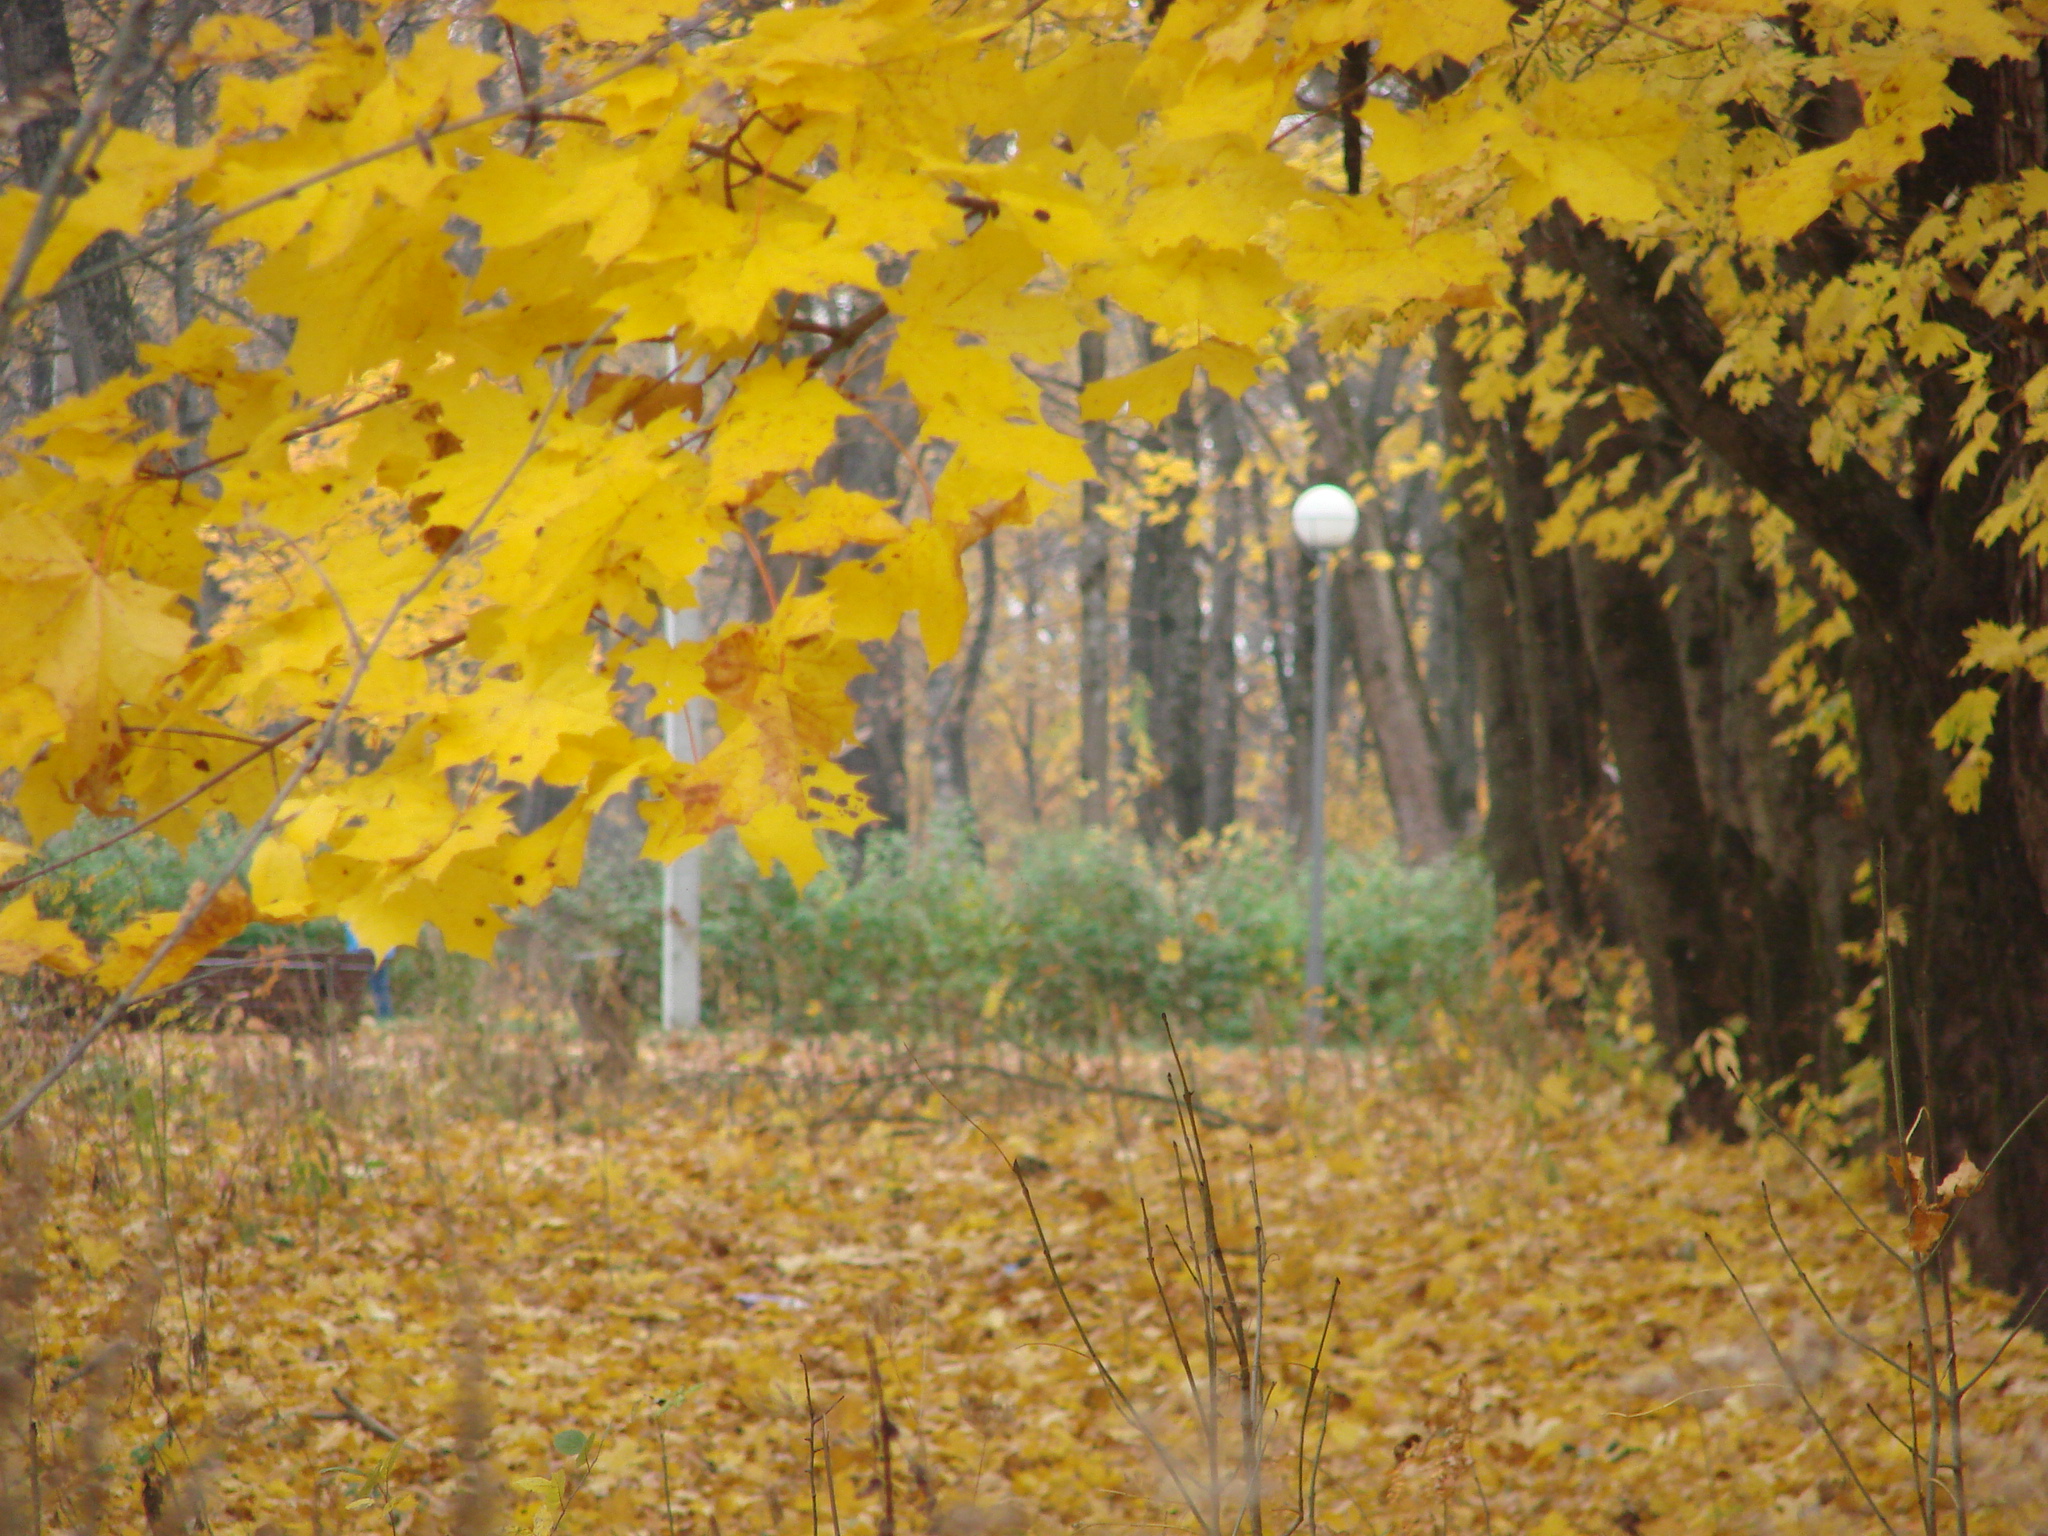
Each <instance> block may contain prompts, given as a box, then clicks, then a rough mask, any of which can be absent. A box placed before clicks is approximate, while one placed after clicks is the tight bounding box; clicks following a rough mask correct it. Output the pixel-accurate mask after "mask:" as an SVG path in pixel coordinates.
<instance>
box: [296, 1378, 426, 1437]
mask: <svg viewBox="0 0 2048 1536" xmlns="http://www.w3.org/2000/svg"><path fill="white" fill-rule="evenodd" d="M332 1391H333V1393H334V1400H335V1401H336V1402H337V1403H340V1404H341V1411H340V1412H339V1413H309V1414H307V1415H306V1417H307V1418H309V1419H333V1420H337V1421H339V1422H342V1423H346V1424H353V1425H355V1427H356V1428H358V1429H360V1430H361V1431H363V1433H364V1434H366V1435H372V1436H374V1437H375V1438H377V1439H379V1440H382V1441H383V1442H384V1443H385V1444H387V1445H396V1444H398V1442H399V1441H401V1440H403V1439H404V1438H405V1436H404V1435H403V1434H402V1433H400V1432H399V1431H398V1430H395V1429H393V1428H392V1427H391V1426H390V1425H389V1424H386V1423H385V1422H384V1421H383V1420H382V1419H380V1418H378V1417H377V1416H376V1415H375V1414H373V1413H371V1412H370V1411H369V1410H368V1409H367V1408H365V1407H363V1405H362V1404H360V1403H358V1402H357V1401H356V1400H355V1399H354V1398H352V1397H350V1396H349V1395H348V1394H347V1393H346V1392H344V1391H342V1390H341V1388H339V1387H335V1388H333V1389H332Z"/></svg>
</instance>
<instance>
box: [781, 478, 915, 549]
mask: <svg viewBox="0 0 2048 1536" xmlns="http://www.w3.org/2000/svg"><path fill="white" fill-rule="evenodd" d="M903 532H904V529H903V525H902V524H901V523H899V522H898V521H896V519H895V518H894V517H892V516H891V515H890V514H889V509H888V508H887V507H886V506H884V505H883V504H882V503H881V502H880V501H878V500H877V499H876V498H875V497H873V496H868V495H864V494H862V493H861V492H859V491H849V490H847V489H846V488H845V487H844V486H838V485H821V486H818V487H816V488H815V489H814V490H811V491H810V492H808V493H806V494H805V496H804V497H803V499H802V501H801V502H798V503H797V504H796V506H795V509H794V510H793V511H792V512H791V513H789V514H786V515H784V516H783V517H782V518H781V519H780V520H779V521H778V522H777V523H776V524H775V526H774V528H773V529H772V530H770V533H769V545H770V547H771V548H773V549H774V550H775V552H776V553H777V554H784V555H789V554H797V555H829V554H834V553H836V552H838V551H839V550H841V549H844V548H845V547H846V546H847V545H849V544H893V543H895V542H896V540H898V539H900V538H902V537H903Z"/></svg>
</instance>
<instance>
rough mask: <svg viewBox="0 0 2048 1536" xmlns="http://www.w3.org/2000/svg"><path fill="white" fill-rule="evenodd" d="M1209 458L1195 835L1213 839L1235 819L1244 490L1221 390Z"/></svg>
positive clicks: (1232, 421)
mask: <svg viewBox="0 0 2048 1536" xmlns="http://www.w3.org/2000/svg"><path fill="white" fill-rule="evenodd" d="M1205 415H1206V416H1207V418H1208V435H1209V444H1210V453H1211V456H1212V465H1211V472H1210V475H1209V480H1210V482H1211V485H1212V499H1213V501H1214V506H1215V528H1214V530H1213V534H1212V537H1211V539H1210V549H1209V612H1208V614H1207V616H1206V617H1205V619H1204V620H1203V624H1204V628H1205V630H1206V634H1205V636H1204V639H1203V643H1202V663H1203V674H1202V764H1203V773H1202V830H1203V831H1205V832H1208V833H1211V834H1212V835H1218V834H1221V833H1222V831H1223V829H1224V828H1226V827H1228V826H1229V825H1230V824H1231V823H1232V822H1234V821H1235V820H1237V737H1238V720H1239V716H1240V714H1241V713H1242V711H1241V709H1240V707H1239V700H1238V694H1237V583H1238V562H1239V558H1240V550H1239V545H1240V543H1241V534H1242V529H1243V515H1244V507H1243V501H1244V490H1243V488H1242V487H1241V486H1239V485H1237V484H1235V483H1234V482H1235V480H1236V477H1237V473H1238V470H1239V468H1240V467H1241V465H1242V464H1243V462H1244V442H1243V439H1242V437H1241V436H1240V435H1239V433H1238V429H1237V402H1236V401H1234V400H1232V399H1231V398H1230V397H1229V396H1228V395H1226V394H1224V393H1223V391H1221V390H1214V389H1212V390H1211V391H1210V392H1209V397H1208V409H1207V411H1206V412H1205Z"/></svg>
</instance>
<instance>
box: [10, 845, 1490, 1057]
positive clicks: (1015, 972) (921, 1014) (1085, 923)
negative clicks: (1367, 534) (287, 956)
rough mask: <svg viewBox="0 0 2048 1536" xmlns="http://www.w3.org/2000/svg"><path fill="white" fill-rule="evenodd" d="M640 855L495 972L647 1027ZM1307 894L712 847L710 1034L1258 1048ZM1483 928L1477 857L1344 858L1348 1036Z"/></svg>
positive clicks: (1291, 995)
mask: <svg viewBox="0 0 2048 1536" xmlns="http://www.w3.org/2000/svg"><path fill="white" fill-rule="evenodd" d="M118 826H119V824H118V823H115V822H105V821H82V822H81V823H80V825H79V826H77V827H76V828H74V829H72V830H71V831H70V832H67V833H65V834H64V835H63V836H62V837H60V838H58V839H57V840H56V841H55V842H54V844H53V845H52V846H51V848H50V849H49V850H48V856H50V857H53V858H61V857H63V856H64V855H66V854H67V853H70V852H73V851H76V850H78V849H82V848H86V847H89V846H91V845H92V844H94V843H96V842H99V841H101V840H102V839H104V838H105V837H107V836H108V835H109V834H110V833H111V832H112V831H114V830H116V829H117V828H118ZM232 833H233V828H232V827H231V826H230V825H228V824H227V823H226V822H225V821H221V822H215V823H214V824H212V825H210V826H209V827H208V828H207V829H206V830H205V832H203V833H202V834H201V835H200V837H199V838H198V839H197V840H196V841H195V842H194V844H193V846H192V847H191V848H190V849H189V850H186V851H182V852H181V851H180V850H178V849H177V848H174V847H173V846H172V845H171V844H169V843H167V842H165V841H164V840H163V839H162V838H159V837H155V836H152V835H149V834H143V835H141V836H139V837H133V838H128V839H126V840H124V841H122V842H119V843H117V844H115V845H114V846H113V847H111V848H108V849H105V850H103V851H101V852H99V853H95V854H92V855H90V856H88V857H86V858H84V859H81V860H80V861H79V862H78V863H76V864H73V865H71V866H69V867H67V868H65V869H63V870H60V871H58V872H57V873H56V874H54V875H52V876H51V877H50V878H49V880H48V881H47V882H45V883H44V884H43V885H42V886H41V887H40V888H39V891H38V899H39V901H40V903H41V905H42V908H43V910H44V911H45V912H46V913H48V914H49V915H50V916H53V917H61V918H64V919H65V920H67V921H69V922H70V923H72V924H73V926H74V927H75V928H77V930H78V931H79V932H80V933H81V934H82V935H83V936H85V937H86V938H87V939H88V940H90V941H92V942H94V943H100V942H104V940H105V939H106V938H108V937H109V936H110V935H111V934H113V933H114V932H115V931H117V930H118V929H119V928H120V927H121V926H122V925H123V924H124V923H126V922H128V921H129V920H130V919H131V918H133V917H136V916H138V915H139V914H141V913H143V912H146V911H152V910H158V909H161V908H166V907H175V906H177V905H179V904H180V903H181V902H183V901H184V899H185V895H186V892H187V890H188V889H189V888H190V886H191V883H192V881H193V880H194V879H197V878H200V877H201V876H202V875H205V874H209V873H211V872H212V871H213V870H215V869H217V868H218V867H219V864H220V860H221V858H222V857H223V856H224V855H225V853H226V851H227V847H228V844H229V840H230V838H231V836H232ZM631 843H632V840H631V839H630V838H627V839H611V840H610V841H609V843H608V845H607V847H608V851H604V852H600V851H599V850H598V849H596V848H595V847H594V848H593V850H592V855H591V858H590V860H589V862H588V864H587V865H586V868H585V873H584V880H583V883H582V884H581V885H580V886H577V887H575V888H573V889H568V890H562V891H557V892H556V893H555V894H554V895H553V896H551V897H550V898H549V899H548V900H547V902H545V903H544V904H543V905H542V906H541V907H539V908H538V909H537V910H535V911H533V912H531V913H526V914H522V916H521V917H520V919H519V921H518V923H517V924H516V925H515V928H514V930H513V932H512V933H510V934H508V935H507V936H506V939H505V940H504V942H503V945H502V947H501V952H500V959H501V962H502V964H503V965H504V966H505V967H508V968H520V969H523V970H524V972H525V973H527V975H528V976H530V977H532V978H536V979H537V980H539V981H541V982H545V981H547V979H548V978H553V979H554V980H556V981H560V979H561V978H563V977H567V976H570V975H572V974H573V973H574V972H575V970H576V968H577V967H578V966H579V965H581V964H583V963H584V962H586V961H588V960H589V959H590V958H592V957H593V956H597V955H604V956H608V957H611V959H612V960H613V963H614V964H615V966H616V973H615V974H616V975H617V976H618V978H619V980H620V981H621V983H622V985H623V986H624V989H625V992H626V995H627V997H628V998H629V1000H630V1001H631V1002H632V1004H633V1006H634V1007H635V1009H636V1010H637V1011H639V1012H640V1013H641V1014H642V1015H643V1016H644V1017H647V1018H649V1019H651V1018H652V1017H653V1015H654V1012H655V1010H656V1008H657V1007H658V1003H659V997H660V967H661V928H660V916H659V913H660V904H661V871H660V869H659V868H658V867H657V866H655V865H652V864H647V863H644V862H642V861H641V860H639V859H637V858H634V857H632V854H631ZM1305 889H1306V876H1305V873H1304V871H1302V870H1301V869H1300V868H1298V867H1297V865H1296V863H1295V861H1294V858H1293V856H1292V853H1291V851H1290V850H1289V849H1288V848H1287V847H1286V846H1285V845H1284V844H1282V843H1281V842H1280V841H1279V840H1277V839H1275V838H1272V837H1270V836H1260V835H1257V834H1253V833H1249V832H1233V833H1231V834H1229V835H1227V836H1225V837H1223V838H1221V839H1218V840H1215V841H1213V842H1210V841H1207V840H1204V841H1202V842H1200V843H1197V844H1195V845H1191V846H1190V847H1189V848H1186V849H1183V850H1181V851H1179V852H1178V853H1175V854H1171V855H1160V854H1155V853H1153V852H1152V851H1150V850H1148V849H1146V848H1145V847H1144V846H1143V845H1142V844H1140V843H1138V842H1136V841H1135V840H1133V839H1131V838H1128V837H1119V836H1112V835H1110V834H1106V833H1101V832H1087V833H1073V832H1059V833H1042V834H1032V835H1030V836H1026V837H1020V838H1018V839H1017V840H1016V842H1015V843H1014V844H1013V846H1012V847H1011V848H1010V850H1009V851H1008V853H1007V856H1006V857H1003V858H1001V859H999V860H998V861H997V862H996V863H995V864H994V865H991V863H990V862H989V861H987V860H985V859H984V857H983V856H982V852H981V849H980V847H979V846H978V844H977V843H976V842H975V840H974V839H973V838H972V836H971V835H969V833H968V832H967V830H966V829H965V828H964V827H942V828H940V829H937V830H935V831H934V832H932V833H930V834H928V835H927V836H925V837H924V838H922V839H920V840H917V841H915V842H914V841H913V840H911V839H909V838H905V837H902V836H899V835H894V834H888V833H882V834H876V835H873V836H871V837H870V838H868V839H867V842H866V845H865V847H864V848H863V849H861V850H859V851H858V852H856V850H855V849H854V847H853V845H852V844H850V843H841V844H839V846H838V847H837V849H836V850H835V858H834V859H833V861H832V863H831V866H830V867H829V868H828V869H827V870H826V872H825V873H824V874H822V875H820V876H819V877H818V878H817V879H816V880H815V881H813V882H812V884H811V885H810V887H809V888H808V889H806V890H804V891H802V892H798V891H797V889H796V887H795V886H794V884H793V883H792V882H791V881H790V879H789V877H788V875H786V874H784V873H783V872H782V871H781V870H780V869H779V868H778V869H777V871H776V872H775V873H774V874H773V875H772V876H771V877H769V878H766V879H764V878H762V877H761V875H760V873H759V872H758V870H757V869H756V868H755V866H754V863H753V861H752V860H751V859H750V858H748V857H747V856H746V855H745V854H744V853H743V852H741V851H740V849H739V848H738V846H737V844H735V843H734V842H733V841H732V840H731V839H730V838H720V839H716V840H714V841H713V843H712V845H711V846H710V848H709V849H708V850H707V853H706V858H705V864H704V913H703V935H704V976H705V1004H706V1014H707V1021H708V1022H710V1023H712V1024H714V1025H728V1026H730V1025H741V1024H766V1025H768V1026H770V1027H772V1028H776V1029H780V1030H785V1031H824V1030H842V1029H857V1030H864V1031H870V1032H874V1033H878V1034H887V1035H894V1036H899V1037H917V1036H925V1035H949V1036H955V1037H957V1036H960V1035H962V1034H964V1033H970V1032H972V1033H1000V1034H1005V1035H1009V1036H1012V1037H1015V1038H1023V1039H1030V1040H1061V1039H1064V1040H1071V1041H1074V1042H1077V1043H1078V1042H1087V1041H1094V1040H1099V1039H1102V1038H1105V1037H1106V1036H1107V1035H1108V1034H1109V1033H1111V1032H1112V1031H1114V1030H1116V1029H1119V1028H1121V1029H1137V1030H1140V1031H1149V1030H1150V1029H1151V1028H1152V1027H1153V1025H1154V1022H1155V1021H1156V1020H1157V1019H1158V1018H1159V1017H1160V1016H1161V1015H1162V1014H1163V1015H1165V1016H1166V1017H1168V1018H1170V1019H1172V1020H1173V1021H1174V1023H1175V1024H1176V1026H1177V1027H1180V1028H1183V1029H1186V1030H1188V1031H1190V1032H1198V1033H1201V1034H1205V1035H1207V1036H1209V1037H1211V1038H1220V1039H1241V1038H1247V1037H1249V1036H1250V1035H1252V1034H1253V1033H1255V1032H1256V1031H1257V1029H1258V1028H1259V1025H1260V1020H1261V1018H1262V1017H1263V1018H1264V1019H1265V1020H1266V1021H1267V1024H1268V1025H1269V1027H1271V1028H1273V1029H1274V1030H1276V1031H1277V1032H1280V1033H1283V1034H1284V1033H1289V1032H1291V1031H1292V1028H1293V1021H1294V1017H1295V1013H1296V1010H1297V1008H1298V1006H1299V998H1300V992H1301V985H1302V956H1303V951H1304V948H1305V922H1304V916H1303V895H1304V891H1305ZM1491 924H1492V906H1491V900H1490V894H1489V891H1488V889H1487V884H1486V880H1485V877H1484V875H1483V873H1482V871H1481V870H1480V868H1479V866H1478V865H1477V863H1476V862H1474V861H1472V860H1469V859H1456V860H1452V861H1450V862H1448V863H1445V864H1442V865H1438V866H1435V867H1432V868H1428V869H1412V868H1408V867H1405V866H1403V865H1401V864H1400V863H1398V862H1397V861H1395V860H1394V859H1392V858H1391V857H1388V856H1386V855H1384V854H1368V855H1357V854H1349V853H1343V852H1337V853H1333V855H1332V857H1331V860H1330V870H1329V904H1328V919H1327V929H1326V931H1327V935H1328V956H1329V963H1328V989H1329V1006H1328V1014H1329V1019H1330V1022H1331V1024H1332V1026H1333V1028H1334V1029H1335V1030H1337V1031H1338V1032H1339V1033H1340V1034H1351V1035H1355V1036H1358V1037H1360V1038H1363V1037H1366V1036H1369V1035H1399V1034H1402V1033H1404V1032H1405V1031H1406V1030H1407V1029H1408V1028H1409V1026H1410V1025H1411V1023H1412V1022H1413V1021H1414V1020H1415V1019H1416V1018H1417V1017H1418V1016H1420V1015H1422V1014H1423V1013H1425V1012H1427V1010H1428V1009H1429V1008H1431V1007H1432V1006H1435V1005H1438V1004H1442V1005H1444V1006H1446V1007H1451V1008H1457V1007H1458V1006H1460V1005H1461V1003H1463V1002H1464V1001H1466V1000H1467V999H1468V998H1469V996H1470V994H1471V990H1472V989H1473V988H1474V987H1475V986H1476V985H1477V983H1478V981H1479V979H1480V977H1481V976H1482V974H1483V971H1484V954H1485V948H1486V943H1487V939H1488V936H1489V934H1490V931H1491ZM238 942H239V943H244V944H288V945H291V946H293V947H296V948H339V947H344V946H345V945H346V943H347V939H346V935H345V932H344V930H343V928H342V925H341V924H340V923H339V922H337V921H335V920H333V919H321V920H318V921H315V922H312V923H307V924H304V925H300V926H296V927H288V926H279V925H273V924H258V925H255V926H253V927H251V928H250V929H248V930H247V932H246V933H245V935H244V936H243V937H242V938H241V939H240V940H238ZM487 974H488V972H487V970H486V968H485V967H484V966H483V965H481V964H480V963H478V962H473V961H468V960H466V959H464V958H463V957H461V956H454V955H448V954H444V953H442V952H441V951H440V949H439V947H438V946H436V945H432V944H428V945H425V946H423V947H420V948H417V949H408V950H402V951H400V952H399V953H398V955H396V956H395V957H394V959H393V962H392V983H393V990H394V992H395V993H396V996H397V1000H398V1004H399V1008H400V1011H401V1012H439V1013H444V1014H448V1015H450V1016H455V1017H471V1016H474V1015H476V1014H477V1013H478V1012H479V1011H480V1010H482V1009H483V1008H484V1007H485V1004H484V1002H483V1001H482V999H483V998H484V996H485V993H484V991H483V984H484V982H485V979H486V977H487ZM496 990H497V992H503V991H504V989H503V988H502V987H501V988H498V989H496ZM547 990H548V989H547V987H546V986H541V987H540V988H539V989H538V992H536V996H535V998H534V1002H535V1003H536V1004H542V1005H545V1004H546V999H544V998H542V997H540V996H539V992H545V991H547ZM555 990H557V991H559V990H561V989H560V988H559V987H557V988H556V989H555ZM494 995H495V994H494ZM558 1002H559V1000H557V1003H558ZM503 1003H504V999H503V998H502V997H501V998H499V999H498V1001H497V1003H494V1004H493V1005H492V1006H494V1007H501V1005H502V1004H503ZM501 1011H502V1010H501ZM514 1011H515V1012H516V1011H517V1009H516V1008H515V1010H514Z"/></svg>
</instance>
